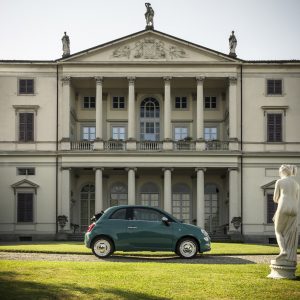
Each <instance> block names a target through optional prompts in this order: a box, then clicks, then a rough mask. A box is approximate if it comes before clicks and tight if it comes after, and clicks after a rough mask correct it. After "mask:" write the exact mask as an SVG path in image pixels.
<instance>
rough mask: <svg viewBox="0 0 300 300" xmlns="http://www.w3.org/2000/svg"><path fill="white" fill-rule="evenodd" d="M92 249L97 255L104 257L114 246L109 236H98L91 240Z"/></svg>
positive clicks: (110, 252)
mask: <svg viewBox="0 0 300 300" xmlns="http://www.w3.org/2000/svg"><path fill="white" fill-rule="evenodd" d="M92 251H93V253H94V254H95V255H96V256H97V257H99V258H104V257H108V256H110V255H111V254H112V253H113V252H114V246H113V243H112V241H111V240H110V239H109V238H107V237H100V238H97V239H96V240H95V241H94V242H93V246H92Z"/></svg>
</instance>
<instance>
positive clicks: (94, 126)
mask: <svg viewBox="0 0 300 300" xmlns="http://www.w3.org/2000/svg"><path fill="white" fill-rule="evenodd" d="M84 128H95V139H96V124H92V123H89V124H81V125H80V138H81V140H82V141H89V142H93V141H95V139H93V140H91V139H84V132H83V131H84Z"/></svg>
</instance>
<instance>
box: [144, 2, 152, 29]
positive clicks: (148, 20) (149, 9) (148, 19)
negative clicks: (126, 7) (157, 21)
mask: <svg viewBox="0 0 300 300" xmlns="http://www.w3.org/2000/svg"><path fill="white" fill-rule="evenodd" d="M145 6H146V8H147V11H146V13H145V18H146V29H154V23H153V17H154V10H153V8H152V7H151V4H150V3H145Z"/></svg>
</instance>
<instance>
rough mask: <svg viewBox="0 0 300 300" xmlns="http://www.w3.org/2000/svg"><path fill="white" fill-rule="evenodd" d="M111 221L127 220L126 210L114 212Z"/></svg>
mask: <svg viewBox="0 0 300 300" xmlns="http://www.w3.org/2000/svg"><path fill="white" fill-rule="evenodd" d="M110 219H114V220H125V219H126V208H121V209H118V210H116V211H115V212H113V213H112V214H111V216H110Z"/></svg>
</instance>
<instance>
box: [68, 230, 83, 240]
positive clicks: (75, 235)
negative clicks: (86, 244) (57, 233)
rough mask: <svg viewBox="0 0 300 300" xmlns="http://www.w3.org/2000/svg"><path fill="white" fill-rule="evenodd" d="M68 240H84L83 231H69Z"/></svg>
mask: <svg viewBox="0 0 300 300" xmlns="http://www.w3.org/2000/svg"><path fill="white" fill-rule="evenodd" d="M68 241H76V242H83V241H84V232H75V233H69V234H68Z"/></svg>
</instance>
